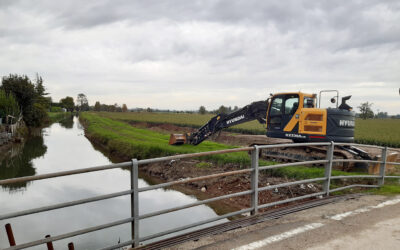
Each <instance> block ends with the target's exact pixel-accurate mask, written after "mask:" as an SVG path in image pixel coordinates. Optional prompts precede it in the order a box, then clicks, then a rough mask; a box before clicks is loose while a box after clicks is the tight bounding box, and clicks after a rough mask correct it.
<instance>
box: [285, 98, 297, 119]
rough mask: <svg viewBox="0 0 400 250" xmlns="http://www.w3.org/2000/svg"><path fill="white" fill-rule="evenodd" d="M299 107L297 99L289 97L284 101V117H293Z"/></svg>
mask: <svg viewBox="0 0 400 250" xmlns="http://www.w3.org/2000/svg"><path fill="white" fill-rule="evenodd" d="M298 107H299V98H298V97H297V96H296V97H289V98H288V99H286V101H285V115H293V114H294V113H296V110H297V108H298Z"/></svg>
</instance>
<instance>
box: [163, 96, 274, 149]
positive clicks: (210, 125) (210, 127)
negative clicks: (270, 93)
mask: <svg viewBox="0 0 400 250" xmlns="http://www.w3.org/2000/svg"><path fill="white" fill-rule="evenodd" d="M268 105H269V99H268V100H266V101H258V102H253V103H251V104H249V105H246V106H244V107H243V108H241V109H239V110H237V111H234V112H232V113H230V114H218V115H216V116H214V117H213V118H211V119H210V120H209V121H208V122H207V123H206V124H204V125H203V126H202V127H201V128H199V129H198V130H197V131H196V132H193V133H186V134H171V136H170V139H169V144H170V145H182V144H193V145H197V144H199V143H201V142H202V141H204V140H205V139H207V138H208V137H209V136H211V135H213V134H215V133H217V132H219V131H221V130H222V129H224V128H228V127H232V126H235V125H238V124H241V123H245V122H249V121H253V120H258V122H260V123H261V124H265V122H266V115H267V110H268Z"/></svg>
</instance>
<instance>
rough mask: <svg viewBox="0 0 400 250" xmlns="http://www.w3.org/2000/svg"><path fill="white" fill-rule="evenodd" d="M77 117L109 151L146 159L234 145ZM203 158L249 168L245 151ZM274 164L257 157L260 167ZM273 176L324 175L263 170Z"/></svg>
mask: <svg viewBox="0 0 400 250" xmlns="http://www.w3.org/2000/svg"><path fill="white" fill-rule="evenodd" d="M80 119H81V121H82V122H83V124H84V126H85V127H86V133H87V135H88V136H89V137H90V138H92V139H95V140H96V141H97V142H99V143H101V144H102V145H104V146H106V147H107V148H108V150H109V151H110V152H118V154H119V155H122V156H125V157H127V158H138V159H147V158H154V157H160V156H168V155H175V154H185V153H197V152H205V151H213V150H222V149H230V148H234V147H233V146H228V145H225V144H220V143H215V142H211V141H205V142H203V143H201V144H199V145H197V146H193V145H181V146H171V145H168V141H169V135H166V134H161V133H158V132H154V131H151V130H147V129H141V128H136V127H133V126H131V125H129V124H128V123H126V122H121V121H116V120H112V119H109V118H105V117H104V116H100V115H98V113H88V112H85V113H81V114H80ZM201 159H203V160H209V161H212V162H216V163H217V164H224V163H234V164H239V165H240V166H241V167H246V168H249V167H250V156H249V155H248V154H247V152H238V153H231V154H221V155H212V156H207V157H202V158H201ZM271 164H276V163H272V162H267V161H263V160H260V165H261V166H266V165H271ZM196 167H199V168H209V167H212V164H211V163H209V162H200V163H198V164H197V165H196ZM266 172H268V173H269V174H271V175H273V176H278V177H287V178H293V179H310V178H317V177H323V176H324V169H323V168H319V167H304V166H297V167H284V168H279V169H275V170H269V171H266ZM332 174H333V175H354V174H357V173H347V172H342V171H336V170H333V171H332Z"/></svg>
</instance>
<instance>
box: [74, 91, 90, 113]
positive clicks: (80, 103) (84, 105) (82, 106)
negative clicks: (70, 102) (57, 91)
mask: <svg viewBox="0 0 400 250" xmlns="http://www.w3.org/2000/svg"><path fill="white" fill-rule="evenodd" d="M76 105H77V107H78V110H80V111H88V110H89V102H88V99H87V97H86V95H85V94H83V93H80V94H78V97H77V98H76Z"/></svg>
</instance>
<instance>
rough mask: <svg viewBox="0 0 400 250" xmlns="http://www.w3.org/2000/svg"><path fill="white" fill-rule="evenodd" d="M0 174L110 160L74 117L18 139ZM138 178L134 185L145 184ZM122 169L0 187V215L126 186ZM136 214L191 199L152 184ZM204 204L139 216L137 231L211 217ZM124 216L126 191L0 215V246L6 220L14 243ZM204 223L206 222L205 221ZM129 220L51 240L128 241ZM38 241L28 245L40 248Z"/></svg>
mask: <svg viewBox="0 0 400 250" xmlns="http://www.w3.org/2000/svg"><path fill="white" fill-rule="evenodd" d="M0 161H1V165H0V179H8V178H15V177H22V176H30V175H39V174H45V173H52V172H57V171H64V170H72V169H77V168H85V167H91V166H97V165H104V164H110V163H111V160H110V159H109V158H108V157H107V156H105V155H104V154H103V153H101V152H100V151H98V150H96V149H95V147H94V146H93V145H92V144H91V143H90V142H89V141H88V140H87V139H86V137H85V136H84V130H83V127H82V126H81V124H80V123H79V120H78V118H77V117H74V118H71V119H66V120H64V121H62V122H60V123H54V124H52V125H51V126H49V127H47V128H44V129H42V131H41V133H39V134H38V135H36V136H33V137H32V138H30V139H28V140H27V141H26V142H25V143H24V144H19V145H15V147H14V148H13V149H12V151H9V153H8V155H7V157H1V158H0ZM148 185H149V183H148V182H146V181H145V180H143V179H140V180H139V187H145V186H148ZM129 188H130V173H129V171H128V170H123V169H113V170H107V171H101V172H93V173H86V174H81V175H73V176H67V177H59V178H54V179H49V180H39V181H33V182H28V183H22V184H18V185H4V186H1V187H0V214H6V213H10V212H16V211H21V210H25V209H30V208H35V207H40V206H46V205H50V204H55V203H61V202H67V201H72V200H77V199H83V198H88V197H92V196H97V195H103V194H109V193H113V192H118V191H123V190H128V189H129ZM139 200H140V202H139V210H140V214H144V213H149V212H152V211H157V210H160V209H165V208H170V207H174V206H179V205H184V204H188V203H192V202H195V201H196V200H197V199H196V198H195V197H193V196H188V195H185V194H183V193H180V192H178V191H175V190H165V189H158V190H153V191H148V192H143V193H140V194H139ZM215 216H216V213H215V211H214V210H213V209H211V208H210V207H208V206H204V205H203V206H198V207H193V208H189V209H185V210H182V211H177V212H174V213H170V214H166V215H161V216H157V217H154V218H149V219H145V220H143V221H141V223H140V236H141V237H143V236H146V235H150V234H153V233H157V232H161V231H164V230H168V229H171V228H174V227H178V226H183V225H187V224H190V223H193V222H196V221H199V220H205V219H208V218H211V217H215ZM128 217H130V196H122V197H117V198H113V199H109V200H105V201H99V202H94V203H88V204H84V205H78V206H74V207H69V208H64V209H58V210H53V211H50V212H45V213H39V214H33V215H28V216H23V217H19V218H14V219H8V220H0V225H1V228H0V248H5V247H8V240H7V237H6V233H5V230H4V225H5V224H6V223H11V225H12V227H13V231H14V235H15V238H16V241H17V244H18V243H25V242H28V241H32V240H36V239H40V238H44V237H45V235H48V234H50V235H52V236H56V235H59V234H63V233H67V232H70V231H75V230H79V229H83V228H86V227H91V226H96V225H100V224H104V223H109V222H112V221H116V220H120V219H125V218H128ZM220 222H221V221H220ZM208 225H210V224H208ZM130 235H131V232H130V224H124V225H120V226H116V227H112V228H109V229H105V230H102V231H97V232H93V233H88V234H84V235H80V236H76V237H73V238H70V239H66V240H61V241H57V242H54V246H55V248H56V249H65V248H66V247H67V244H68V243H69V242H74V244H75V248H76V249H97V248H101V247H105V246H111V245H114V244H117V243H118V242H124V241H127V240H130ZM44 248H45V246H39V247H35V248H32V249H44Z"/></svg>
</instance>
